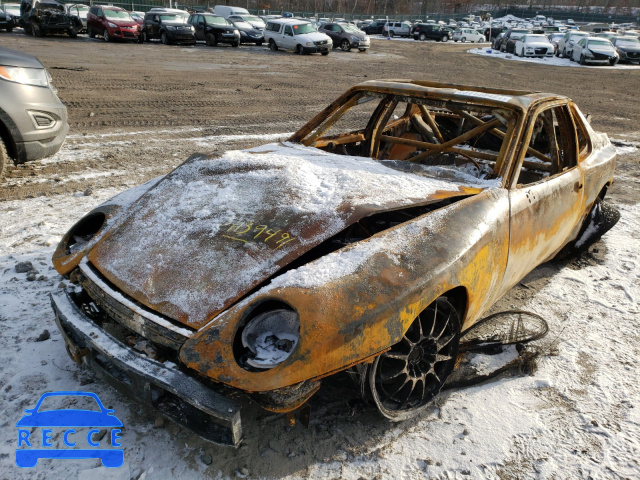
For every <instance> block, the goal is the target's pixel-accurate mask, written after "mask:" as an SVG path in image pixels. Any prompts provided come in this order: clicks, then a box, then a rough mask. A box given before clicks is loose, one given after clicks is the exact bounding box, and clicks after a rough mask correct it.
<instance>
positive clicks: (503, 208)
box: [180, 188, 509, 392]
mask: <svg viewBox="0 0 640 480" xmlns="http://www.w3.org/2000/svg"><path fill="white" fill-rule="evenodd" d="M508 212H509V200H508V194H507V190H505V189H502V188H494V189H491V190H488V191H484V192H482V193H480V194H478V195H476V196H472V197H468V198H465V199H463V200H460V201H459V202H457V203H455V204H453V205H449V206H447V207H443V208H441V209H439V210H436V211H434V212H431V213H429V214H426V215H424V216H422V217H418V219H415V220H414V221H411V222H406V223H405V224H401V225H398V226H397V227H394V228H391V229H389V230H385V231H383V232H381V233H379V234H377V235H374V236H373V237H371V238H369V239H367V240H364V241H361V242H357V243H355V244H351V245H349V246H348V247H345V248H343V249H341V250H338V251H337V252H333V253H332V254H329V255H327V256H325V257H321V258H320V259H318V260H316V261H314V262H311V263H310V264H307V265H304V266H302V267H299V268H298V269H295V270H290V271H289V272H287V273H286V274H284V275H282V276H280V277H276V278H275V279H274V280H272V281H271V283H270V284H269V285H267V286H266V287H263V288H262V289H260V290H259V291H258V292H256V293H255V294H254V295H252V296H250V297H248V298H246V299H245V300H243V301H242V302H241V303H239V304H237V305H236V306H234V307H232V308H230V309H229V310H227V311H226V312H224V313H222V314H220V315H218V316H217V317H216V318H214V319H213V320H212V321H211V322H209V323H208V324H207V325H205V326H204V327H203V328H201V329H200V330H199V331H198V332H197V333H196V334H195V335H194V336H193V337H191V338H190V339H188V340H187V341H186V342H185V344H184V345H183V347H182V349H181V351H180V359H181V361H182V362H184V363H185V364H186V366H187V367H189V368H191V369H193V370H196V371H197V372H199V373H200V374H203V375H206V376H208V377H210V378H211V379H213V380H215V381H218V382H222V383H225V384H228V385H231V386H233V387H236V388H240V389H243V390H248V391H254V392H261V391H268V390H274V389H278V388H283V387H286V386H290V385H293V384H296V383H299V382H302V381H304V380H308V379H313V378H320V377H323V376H326V375H329V374H331V373H334V372H336V371H339V370H343V369H345V368H347V367H349V366H351V365H354V364H357V363H361V362H364V361H366V360H367V359H370V358H373V357H375V356H376V355H378V354H380V353H381V352H383V351H385V350H387V349H388V348H390V347H391V346H392V345H394V344H395V343H397V342H398V341H399V340H400V339H401V338H402V336H403V335H404V332H405V331H406V330H407V329H408V328H409V326H410V325H411V323H412V322H413V320H414V319H415V318H416V317H417V316H418V315H419V314H420V312H421V311H422V310H424V309H425V308H426V307H427V306H428V305H429V304H431V303H432V302H433V301H434V300H435V299H436V298H438V297H439V296H440V295H442V294H443V293H445V292H447V291H450V290H452V289H454V288H458V287H463V288H465V289H466V291H467V297H468V299H469V302H468V305H467V308H466V313H465V316H464V326H463V328H468V327H469V326H470V325H472V324H473V322H474V321H475V320H477V319H478V318H479V317H480V315H481V314H482V313H483V312H484V311H486V310H487V309H488V308H489V307H490V306H491V304H492V303H493V302H494V301H495V300H496V299H497V298H498V297H499V295H501V293H502V289H501V287H502V275H503V273H504V268H505V266H506V261H507V257H508V241H507V240H505V239H508V236H509V234H508V229H509V221H508ZM478 219H481V220H480V221H478ZM399 239H402V241H400V240H399ZM354 258H356V259H360V260H362V261H361V262H360V263H358V264H357V265H355V266H354V267H353V268H350V264H349V262H350V261H352V259H354ZM335 265H340V268H338V269H337V270H338V271H339V273H338V274H336V275H334V276H333V277H332V278H329V279H327V278H326V276H324V281H322V282H316V281H315V280H313V279H316V278H321V277H323V275H318V272H327V271H332V268H333V269H334V270H335ZM407 265H408V267H405V266H407ZM351 266H353V265H351ZM274 300H275V301H279V302H283V303H286V304H288V305H290V306H291V307H292V308H293V309H295V310H296V312H297V313H298V315H299V318H300V340H299V343H298V344H297V345H296V348H295V349H294V351H293V353H292V354H291V356H290V357H289V358H287V359H286V360H285V361H284V362H283V363H282V364H280V365H278V366H276V367H275V368H273V369H271V370H266V371H260V372H250V371H247V370H245V369H243V368H242V367H241V366H240V365H239V364H238V362H237V360H236V358H235V356H234V351H233V345H234V343H236V344H237V342H235V340H236V339H237V334H238V332H240V329H241V328H242V326H243V325H244V322H246V321H247V318H249V316H250V315H251V311H252V310H253V309H254V308H255V307H256V305H259V304H261V303H262V302H266V301H274ZM346 306H348V308H347V309H346V310H345V307H346Z"/></svg>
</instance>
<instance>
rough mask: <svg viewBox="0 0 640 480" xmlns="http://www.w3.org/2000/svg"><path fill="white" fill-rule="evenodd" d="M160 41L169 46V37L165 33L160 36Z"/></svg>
mask: <svg viewBox="0 0 640 480" xmlns="http://www.w3.org/2000/svg"><path fill="white" fill-rule="evenodd" d="M160 41H161V42H162V44H163V45H169V37H168V36H167V34H166V33H165V32H162V35H160Z"/></svg>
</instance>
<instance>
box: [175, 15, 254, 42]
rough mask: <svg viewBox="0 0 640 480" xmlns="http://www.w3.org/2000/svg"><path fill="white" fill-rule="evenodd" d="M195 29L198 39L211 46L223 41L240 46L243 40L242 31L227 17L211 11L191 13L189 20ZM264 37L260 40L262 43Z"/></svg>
mask: <svg viewBox="0 0 640 480" xmlns="http://www.w3.org/2000/svg"><path fill="white" fill-rule="evenodd" d="M187 23H188V24H189V25H191V26H192V28H194V29H195V35H196V39H197V40H204V41H205V42H207V45H209V46H210V47H215V46H217V45H219V44H221V43H228V44H229V45H231V46H232V47H239V46H240V41H241V38H242V37H241V35H240V31H239V30H238V29H237V28H236V27H235V26H234V25H233V23H231V22H230V21H228V20H227V19H226V18H224V17H221V16H219V15H213V14H211V13H198V14H195V15H191V16H190V17H189V20H188V21H187ZM263 41H264V38H262V40H260V43H261V44H262V42H263Z"/></svg>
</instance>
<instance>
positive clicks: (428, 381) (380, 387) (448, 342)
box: [368, 297, 460, 421]
mask: <svg viewBox="0 0 640 480" xmlns="http://www.w3.org/2000/svg"><path fill="white" fill-rule="evenodd" d="M459 343H460V317H459V315H458V312H457V311H456V309H455V307H454V306H453V305H452V304H451V303H449V301H448V300H447V298H446V297H440V298H438V299H436V301H434V302H433V303H432V304H431V305H429V306H428V307H427V308H426V309H425V310H424V311H423V312H422V313H420V315H418V318H416V319H415V320H414V321H413V323H412V324H411V326H410V327H409V329H408V330H407V332H406V333H405V334H404V336H403V337H402V340H400V341H399V342H398V343H397V344H395V345H394V346H393V347H391V349H390V350H389V351H387V352H385V353H383V354H382V355H379V356H378V357H376V359H375V360H374V362H373V365H372V366H371V367H370V369H369V372H368V375H369V388H370V391H371V395H372V397H373V401H374V402H375V404H376V406H377V407H378V410H379V411H380V413H382V415H384V416H385V417H387V418H388V419H390V420H394V421H401V420H406V419H408V418H411V417H414V416H415V415H417V414H419V413H420V412H421V411H422V410H423V409H424V408H425V407H426V406H427V405H428V404H429V402H430V401H431V400H432V399H433V398H434V397H435V396H436V395H437V394H438V392H439V391H440V389H441V388H442V385H444V382H445V380H446V379H447V377H448V376H449V374H450V373H451V371H452V370H453V367H454V366H455V363H456V357H457V355H458V345H459Z"/></svg>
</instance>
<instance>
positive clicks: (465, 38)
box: [452, 28, 487, 43]
mask: <svg viewBox="0 0 640 480" xmlns="http://www.w3.org/2000/svg"><path fill="white" fill-rule="evenodd" d="M452 39H453V41H454V42H463V43H464V42H471V43H480V42H486V41H487V39H486V38H484V35H483V34H481V33H480V32H478V31H477V30H474V29H472V28H459V29H458V30H456V31H455V32H453V37H452Z"/></svg>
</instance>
